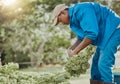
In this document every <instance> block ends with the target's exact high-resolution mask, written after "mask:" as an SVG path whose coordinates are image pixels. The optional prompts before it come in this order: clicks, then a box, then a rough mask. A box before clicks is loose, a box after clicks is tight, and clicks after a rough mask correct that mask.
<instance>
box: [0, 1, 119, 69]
mask: <svg viewBox="0 0 120 84" xmlns="http://www.w3.org/2000/svg"><path fill="white" fill-rule="evenodd" d="M4 1H5V0H0V10H1V11H0V52H1V53H2V51H5V62H6V63H7V62H17V63H19V64H20V65H21V67H26V65H24V64H30V65H32V66H37V67H38V66H42V65H44V64H64V62H65V61H66V59H67V57H68V56H67V48H68V47H69V46H70V45H71V41H72V40H74V39H75V35H74V34H73V33H72V32H71V31H70V29H69V27H68V26H64V25H58V26H57V27H53V26H52V22H53V21H52V15H51V13H52V10H53V8H54V7H55V6H56V5H57V4H61V3H65V4H67V5H68V6H70V5H71V4H75V3H78V2H84V1H95V2H98V3H101V4H103V5H106V6H108V7H110V8H112V9H113V10H114V11H115V12H116V13H117V14H119V15H120V10H119V7H120V1H118V0H113V1H112V0H15V1H16V2H14V4H4V3H3V2H4Z"/></svg>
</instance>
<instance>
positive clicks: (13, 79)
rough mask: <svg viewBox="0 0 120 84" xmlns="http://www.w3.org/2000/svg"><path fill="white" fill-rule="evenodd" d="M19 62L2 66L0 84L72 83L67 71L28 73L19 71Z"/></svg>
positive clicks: (0, 68) (0, 67)
mask: <svg viewBox="0 0 120 84" xmlns="http://www.w3.org/2000/svg"><path fill="white" fill-rule="evenodd" d="M17 69H18V64H14V63H9V64H8V65H5V66H0V84H70V83H69V82H68V79H69V78H70V75H69V74H68V73H67V72H59V73H47V72H46V73H34V72H33V73H32V72H31V73H26V72H21V71H18V70H17Z"/></svg>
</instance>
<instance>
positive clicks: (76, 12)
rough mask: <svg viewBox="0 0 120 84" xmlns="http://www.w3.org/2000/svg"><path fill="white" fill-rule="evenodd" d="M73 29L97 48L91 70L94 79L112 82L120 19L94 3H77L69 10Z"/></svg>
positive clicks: (119, 42) (77, 34) (107, 9)
mask: <svg viewBox="0 0 120 84" xmlns="http://www.w3.org/2000/svg"><path fill="white" fill-rule="evenodd" d="M68 13H69V17H70V28H71V30H72V31H73V32H74V33H75V34H76V36H77V38H78V39H80V40H83V39H84V38H85V37H87V38H89V39H91V40H92V44H93V45H95V46H97V49H96V52H95V54H94V57H93V62H92V68H91V79H93V80H102V81H104V82H112V71H111V68H112V66H113V65H114V62H115V56H114V54H115V53H116V51H117V46H118V45H119V44H120V28H118V25H119V24H120V17H119V16H118V15H117V14H116V13H115V12H113V11H112V10H110V9H109V8H107V7H105V6H102V5H99V4H97V3H95V2H85V3H78V4H76V5H74V6H72V7H69V9H68Z"/></svg>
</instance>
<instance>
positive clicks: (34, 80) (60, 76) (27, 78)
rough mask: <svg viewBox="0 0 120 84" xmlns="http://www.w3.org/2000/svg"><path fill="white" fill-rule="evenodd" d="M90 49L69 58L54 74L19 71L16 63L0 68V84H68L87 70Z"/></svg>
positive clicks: (90, 53)
mask: <svg viewBox="0 0 120 84" xmlns="http://www.w3.org/2000/svg"><path fill="white" fill-rule="evenodd" d="M91 49H92V47H87V48H86V51H85V52H81V53H80V54H79V55H78V56H74V57H71V58H69V59H68V61H67V62H66V64H65V66H64V68H63V70H62V71H60V72H56V73H50V72H44V73H39V72H25V71H20V70H19V65H18V64H17V63H8V64H7V65H4V66H0V84H70V82H69V79H70V78H71V77H73V76H74V77H77V76H80V75H81V74H83V73H85V72H86V70H87V69H88V68H89V63H88V60H89V58H90V57H91V55H92V51H91Z"/></svg>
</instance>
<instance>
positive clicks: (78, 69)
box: [65, 46, 94, 76]
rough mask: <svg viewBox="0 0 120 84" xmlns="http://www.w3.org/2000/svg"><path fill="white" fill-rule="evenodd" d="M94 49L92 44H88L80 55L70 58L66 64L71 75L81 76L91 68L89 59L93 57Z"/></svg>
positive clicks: (66, 68)
mask: <svg viewBox="0 0 120 84" xmlns="http://www.w3.org/2000/svg"><path fill="white" fill-rule="evenodd" d="M93 50H94V49H93V47H92V46H88V47H87V48H86V49H85V50H83V51H81V52H80V53H79V54H78V55H76V56H73V57H71V58H69V59H68V61H67V62H66V64H65V70H66V71H67V72H68V73H70V75H71V76H79V75H80V74H83V73H85V72H86V70H87V69H88V68H89V63H88V60H89V59H90V58H91V55H92V54H93Z"/></svg>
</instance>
